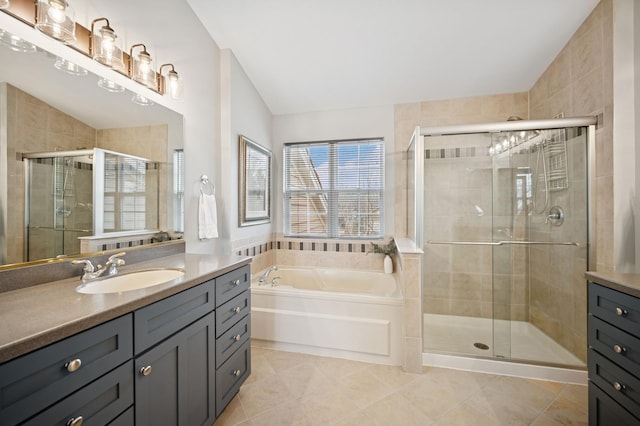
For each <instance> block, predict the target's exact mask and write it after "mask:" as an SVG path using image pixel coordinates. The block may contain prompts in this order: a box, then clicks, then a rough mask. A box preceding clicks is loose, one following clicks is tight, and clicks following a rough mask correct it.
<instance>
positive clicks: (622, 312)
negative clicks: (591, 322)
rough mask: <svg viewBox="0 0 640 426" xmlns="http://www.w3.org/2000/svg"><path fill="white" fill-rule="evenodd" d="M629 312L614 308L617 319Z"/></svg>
mask: <svg viewBox="0 0 640 426" xmlns="http://www.w3.org/2000/svg"><path fill="white" fill-rule="evenodd" d="M628 313H629V311H627V310H626V309H623V308H616V315H617V316H619V317H626V316H627V314H628Z"/></svg>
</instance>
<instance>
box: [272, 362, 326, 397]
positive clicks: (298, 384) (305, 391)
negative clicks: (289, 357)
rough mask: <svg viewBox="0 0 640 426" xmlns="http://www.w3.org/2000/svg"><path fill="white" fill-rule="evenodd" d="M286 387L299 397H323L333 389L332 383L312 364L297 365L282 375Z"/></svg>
mask: <svg viewBox="0 0 640 426" xmlns="http://www.w3.org/2000/svg"><path fill="white" fill-rule="evenodd" d="M280 377H281V378H282V380H283V381H284V384H285V386H286V387H287V389H288V390H289V392H291V394H293V395H296V396H297V397H300V398H302V397H304V396H307V395H316V396H317V395H322V394H324V393H327V392H330V391H331V389H332V388H333V386H334V385H333V383H332V381H331V380H330V379H329V378H327V376H326V375H324V374H323V373H322V372H320V370H319V369H318V368H317V367H316V366H315V364H314V363H312V362H305V363H302V364H300V365H296V366H295V367H292V368H290V369H288V370H286V371H283V372H281V373H280Z"/></svg>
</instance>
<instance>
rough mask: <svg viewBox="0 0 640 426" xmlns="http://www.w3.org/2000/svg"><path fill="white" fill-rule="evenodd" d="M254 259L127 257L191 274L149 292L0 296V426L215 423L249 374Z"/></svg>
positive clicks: (56, 288) (55, 290)
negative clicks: (140, 258)
mask: <svg viewBox="0 0 640 426" xmlns="http://www.w3.org/2000/svg"><path fill="white" fill-rule="evenodd" d="M249 262H250V259H249V258H239V257H233V256H229V257H222V258H221V257H217V256H207V255H190V254H179V255H173V256H169V257H166V258H162V259H156V260H153V261H148V262H143V263H139V264H136V265H133V266H131V269H143V268H153V267H163V268H166V267H172V268H182V269H184V271H185V274H184V276H183V277H182V278H181V279H179V280H175V281H173V282H170V283H167V284H160V285H157V286H154V287H149V288H146V289H141V290H134V291H128V292H122V293H113V294H93V295H87V294H80V293H77V292H76V290H75V289H76V287H77V286H78V285H79V284H80V280H79V279H78V278H77V277H76V278H74V279H66V280H62V281H57V282H54V283H47V284H41V285H37V286H33V287H28V288H24V289H19V290H14V291H10V292H5V293H0V319H2V323H3V328H4V330H2V331H0V362H2V363H1V364H0V394H1V395H2V398H0V424H2V425H13V424H29V425H39V424H47V425H73V426H79V425H81V424H82V423H83V422H87V421H88V422H89V423H91V424H107V423H108V424H115V425H132V424H136V425H158V424H172V425H173V424H175V425H195V424H198V425H201V424H206V425H210V424H212V423H213V422H214V421H215V419H216V417H217V416H219V415H220V413H221V412H222V411H223V410H224V408H225V407H226V406H227V405H228V404H229V402H230V401H231V399H232V398H233V397H234V396H235V394H236V393H237V392H238V390H239V388H240V386H241V385H242V383H244V381H245V380H246V379H247V377H248V376H249V374H250V372H251V361H250V336H251V329H250V320H249V312H250V291H249V286H250V282H251V273H250V265H249ZM123 272H124V269H123Z"/></svg>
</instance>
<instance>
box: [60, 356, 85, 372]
mask: <svg viewBox="0 0 640 426" xmlns="http://www.w3.org/2000/svg"><path fill="white" fill-rule="evenodd" d="M81 365H82V360H80V358H76V359H74V360H72V361H69V362H67V363H66V364H65V365H64V367H65V368H66V369H67V371H68V372H69V373H73V372H74V371H77V370H78V368H80V366H81Z"/></svg>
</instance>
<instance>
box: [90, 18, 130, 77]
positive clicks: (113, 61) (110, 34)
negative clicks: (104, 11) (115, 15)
mask: <svg viewBox="0 0 640 426" xmlns="http://www.w3.org/2000/svg"><path fill="white" fill-rule="evenodd" d="M100 21H105V22H106V24H105V25H103V26H102V27H101V28H99V29H98V30H97V31H96V30H95V25H96V23H97V22H100ZM117 39H118V36H117V35H116V32H115V31H114V30H113V28H111V26H110V25H109V20H108V19H107V18H98V19H94V20H93V21H91V35H90V36H89V55H90V56H91V57H92V58H93V59H95V60H96V61H98V62H100V63H101V64H102V65H106V66H108V67H110V68H113V69H115V70H117V71H124V61H123V60H122V48H121V47H120V43H119V42H118V40H117Z"/></svg>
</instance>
